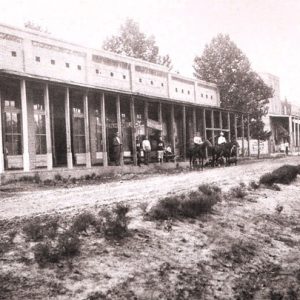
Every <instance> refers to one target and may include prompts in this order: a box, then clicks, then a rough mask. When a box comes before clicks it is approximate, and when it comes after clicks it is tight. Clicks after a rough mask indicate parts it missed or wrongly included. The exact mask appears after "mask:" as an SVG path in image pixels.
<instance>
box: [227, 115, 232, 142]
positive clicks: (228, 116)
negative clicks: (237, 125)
mask: <svg viewBox="0 0 300 300" xmlns="http://www.w3.org/2000/svg"><path fill="white" fill-rule="evenodd" d="M227 123H228V125H227V126H228V129H229V131H228V139H229V141H231V128H230V113H229V112H228V113H227Z"/></svg>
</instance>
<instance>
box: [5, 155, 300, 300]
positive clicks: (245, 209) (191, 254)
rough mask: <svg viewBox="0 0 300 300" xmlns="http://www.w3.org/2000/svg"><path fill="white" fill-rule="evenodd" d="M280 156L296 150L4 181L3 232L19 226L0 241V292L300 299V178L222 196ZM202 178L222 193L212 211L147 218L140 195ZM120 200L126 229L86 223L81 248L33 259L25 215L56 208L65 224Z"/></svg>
mask: <svg viewBox="0 0 300 300" xmlns="http://www.w3.org/2000/svg"><path fill="white" fill-rule="evenodd" d="M286 163H290V164H300V158H298V157H290V158H284V159H277V160H265V161H260V162H256V163H252V164H251V163H248V164H244V165H240V166H237V167H230V168H218V169H213V170H212V169H210V170H206V171H204V172H187V171H184V170H183V172H181V173H177V174H173V175H164V174H160V175H155V176H150V177H149V176H146V177H141V178H137V179H135V180H127V179H131V178H132V176H130V175H127V176H125V177H123V178H119V180H117V181H115V182H110V183H105V184H97V185H84V186H74V187H73V186H69V185H68V186H66V187H62V188H55V189H52V188H51V189H49V188H47V189H43V188H39V187H34V188H35V190H34V192H30V191H23V192H14V190H13V189H11V188H10V189H5V187H4V188H3V189H2V192H1V194H0V196H1V200H0V201H1V206H0V220H1V219H2V221H1V223H0V226H1V228H0V234H1V238H5V236H7V235H8V234H9V233H10V232H11V231H12V230H14V231H15V233H16V235H15V236H14V238H13V242H12V245H10V248H9V249H8V250H7V251H2V253H1V249H0V299H48V298H50V299H272V300H275V299H300V266H299V261H300V226H299V224H298V220H299V218H300V201H299V196H298V194H299V191H300V179H299V178H298V179H297V180H296V181H295V182H293V183H292V184H291V185H288V186H286V185H280V188H281V191H275V190H271V189H266V188H259V189H258V190H253V189H252V190H247V196H246V197H244V198H236V197H234V196H232V195H231V196H228V195H230V194H228V191H229V190H230V188H232V187H235V186H237V185H238V184H239V183H244V184H246V186H247V185H248V184H249V182H250V181H252V180H254V181H257V180H258V179H259V177H260V176H261V175H262V174H264V173H266V172H268V171H271V170H273V169H275V168H277V167H279V166H281V165H283V164H286ZM201 183H215V184H217V185H218V186H219V187H220V188H221V189H222V191H223V194H225V193H227V196H226V197H223V199H222V201H221V202H219V203H218V204H217V205H216V206H215V208H214V210H213V213H212V214H207V215H203V216H202V217H200V218H198V219H186V220H183V221H178V220H177V221H172V222H168V223H167V224H166V222H157V221H156V222H154V221H148V220H145V219H144V218H143V213H144V210H145V206H146V205H145V204H143V203H146V204H147V205H149V206H151V205H153V203H155V202H156V201H157V200H158V199H159V198H160V197H163V196H166V195H168V194H170V193H182V192H187V191H190V190H192V189H195V188H197V186H198V185H199V184H201ZM120 201H122V202H126V203H129V204H130V206H131V210H130V213H129V215H130V217H131V222H130V224H129V233H130V234H129V236H127V237H125V238H124V239H122V240H106V239H104V238H103V237H102V236H99V235H98V234H97V233H96V232H94V231H93V230H89V231H87V233H85V234H81V235H80V236H79V238H80V240H81V244H82V247H81V251H80V255H78V256H76V257H75V258H70V259H66V260H63V261H61V262H59V263H49V264H47V265H46V266H44V267H40V266H38V264H37V263H36V262H35V259H34V256H33V252H32V247H33V246H34V244H35V243H34V242H28V241H27V240H26V238H25V236H24V234H23V233H22V230H21V228H22V226H23V224H24V223H26V222H27V221H28V219H30V218H32V217H33V216H35V215H42V216H43V215H46V214H47V215H48V214H50V215H51V216H53V215H58V216H59V217H60V219H61V220H63V222H64V224H67V222H68V220H71V219H72V217H73V216H74V215H76V214H78V212H79V211H83V210H85V211H91V212H95V213H96V212H98V211H99V209H100V208H101V207H102V206H103V205H108V204H109V205H111V204H112V203H114V202H120ZM278 206H279V207H280V206H282V211H278V209H276V208H278ZM65 226H66V225H65ZM0 246H1V245H0ZM1 285H2V286H1Z"/></svg>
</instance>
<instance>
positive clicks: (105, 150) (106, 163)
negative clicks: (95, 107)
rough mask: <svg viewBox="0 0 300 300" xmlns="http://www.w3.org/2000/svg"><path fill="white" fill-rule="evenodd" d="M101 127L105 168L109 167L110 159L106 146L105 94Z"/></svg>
mask: <svg viewBox="0 0 300 300" xmlns="http://www.w3.org/2000/svg"><path fill="white" fill-rule="evenodd" d="M100 104H101V123H102V124H101V125H102V126H101V127H102V149H103V152H102V155H103V166H104V167H107V166H108V159H107V145H106V141H107V140H106V122H105V115H106V114H105V95H104V93H102V94H101V102H100Z"/></svg>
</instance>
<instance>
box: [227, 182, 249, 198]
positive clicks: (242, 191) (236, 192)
mask: <svg viewBox="0 0 300 300" xmlns="http://www.w3.org/2000/svg"><path fill="white" fill-rule="evenodd" d="M229 194H230V195H232V196H233V197H234V198H238V199H244V198H245V197H246V196H247V191H246V188H245V184H244V183H240V184H239V185H238V186H235V187H232V188H231V189H230V191H229Z"/></svg>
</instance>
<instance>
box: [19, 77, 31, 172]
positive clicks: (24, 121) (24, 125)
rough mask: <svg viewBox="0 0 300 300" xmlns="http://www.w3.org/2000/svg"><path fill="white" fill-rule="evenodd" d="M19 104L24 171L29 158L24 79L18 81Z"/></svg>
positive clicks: (28, 167) (28, 163)
mask: <svg viewBox="0 0 300 300" xmlns="http://www.w3.org/2000/svg"><path fill="white" fill-rule="evenodd" d="M20 89H21V105H22V131H23V135H22V137H23V169H24V171H25V172H28V171H29V170H30V158H29V136H28V110H27V95H26V82H25V79H21V81H20Z"/></svg>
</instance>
